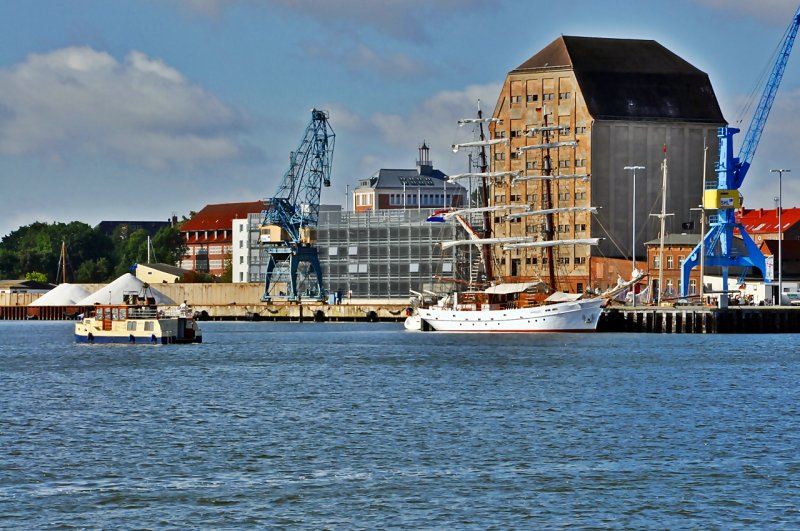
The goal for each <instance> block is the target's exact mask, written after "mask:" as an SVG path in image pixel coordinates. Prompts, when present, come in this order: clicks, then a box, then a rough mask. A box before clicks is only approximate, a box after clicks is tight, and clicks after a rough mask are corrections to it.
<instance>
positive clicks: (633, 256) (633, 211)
mask: <svg viewBox="0 0 800 531" xmlns="http://www.w3.org/2000/svg"><path fill="white" fill-rule="evenodd" d="M623 169H624V170H633V207H632V209H631V218H632V221H633V223H632V225H633V228H632V230H631V262H632V266H633V269H631V275H634V274H636V170H643V169H645V167H644V166H625V167H624V168H623ZM633 306H636V293H634V295H633Z"/></svg>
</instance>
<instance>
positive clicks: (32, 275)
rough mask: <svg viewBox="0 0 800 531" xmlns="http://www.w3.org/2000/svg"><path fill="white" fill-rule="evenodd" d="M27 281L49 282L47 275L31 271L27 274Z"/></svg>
mask: <svg viewBox="0 0 800 531" xmlns="http://www.w3.org/2000/svg"><path fill="white" fill-rule="evenodd" d="M25 280H33V281H35V282H45V283H46V282H47V275H45V274H44V273H39V272H38V271H31V272H29V273H25Z"/></svg>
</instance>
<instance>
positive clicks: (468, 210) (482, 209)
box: [443, 205, 530, 220]
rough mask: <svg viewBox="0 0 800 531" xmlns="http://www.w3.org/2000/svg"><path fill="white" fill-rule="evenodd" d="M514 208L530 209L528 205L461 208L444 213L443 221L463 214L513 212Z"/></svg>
mask: <svg viewBox="0 0 800 531" xmlns="http://www.w3.org/2000/svg"><path fill="white" fill-rule="evenodd" d="M515 208H517V209H523V210H529V209H530V207H529V206H528V205H498V206H490V207H475V208H461V209H459V210H452V211H450V212H446V213H445V214H444V216H443V217H444V219H446V220H448V219H451V218H453V217H455V216H463V215H464V214H473V213H479V212H498V211H501V210H513V209H515Z"/></svg>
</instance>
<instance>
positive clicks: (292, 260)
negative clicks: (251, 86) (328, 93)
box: [261, 109, 336, 301]
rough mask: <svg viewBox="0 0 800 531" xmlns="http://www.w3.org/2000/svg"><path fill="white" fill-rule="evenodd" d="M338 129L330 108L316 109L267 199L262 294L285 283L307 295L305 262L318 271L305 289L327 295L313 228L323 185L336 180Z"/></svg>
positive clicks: (285, 290) (293, 293) (288, 292)
mask: <svg viewBox="0 0 800 531" xmlns="http://www.w3.org/2000/svg"><path fill="white" fill-rule="evenodd" d="M335 139H336V135H335V133H334V132H333V129H332V128H331V126H330V124H329V123H328V114H327V113H326V112H325V111H320V110H317V109H313V110H312V111H311V121H310V122H309V124H308V126H307V127H306V130H305V134H304V135H303V138H302V140H301V141H300V145H299V146H298V147H297V149H296V150H294V151H292V153H291V155H290V157H289V169H288V170H287V171H286V173H285V174H284V176H283V179H282V180H281V183H280V185H279V186H278V189H277V191H276V192H275V195H274V196H273V197H272V198H271V199H269V200H268V206H267V210H266V211H265V212H264V220H263V222H262V226H261V243H262V245H263V247H264V250H265V253H266V254H267V272H266V277H265V286H264V295H263V297H262V300H264V301H269V300H271V298H272V296H273V295H271V294H270V290H271V289H273V290H274V288H275V287H276V285H277V284H280V292H281V293H282V294H283V295H284V296H286V297H287V299H288V300H299V299H300V296H301V295H302V290H301V289H300V282H298V278H297V275H298V271H299V270H300V269H302V266H303V265H304V264H305V266H307V268H308V270H309V272H310V273H311V274H313V275H314V279H315V282H314V284H315V285H313V286H311V287H310V288H309V289H307V290H306V295H312V296H313V297H316V298H322V297H323V289H322V271H321V267H320V263H319V257H318V254H317V248H316V247H315V246H314V242H313V236H312V232H311V231H312V230H313V228H314V227H316V226H317V223H318V221H319V201H320V195H321V192H322V190H321V188H322V186H323V185H324V186H330V184H331V163H332V160H333V148H334V142H335Z"/></svg>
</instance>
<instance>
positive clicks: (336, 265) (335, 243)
mask: <svg viewBox="0 0 800 531" xmlns="http://www.w3.org/2000/svg"><path fill="white" fill-rule="evenodd" d="M432 212H433V211H432V210H430V209H422V210H405V211H403V210H383V211H375V212H367V213H355V212H321V213H320V220H319V229H318V232H317V248H318V250H319V258H320V263H321V265H322V270H323V276H324V280H323V283H324V285H325V287H326V288H327V289H328V290H330V291H331V292H337V291H341V292H342V293H343V294H344V295H345V296H347V295H350V296H352V297H359V298H390V297H394V298H397V297H407V296H408V295H409V293H410V290H414V291H422V290H423V289H429V290H436V291H441V286H439V285H438V283H436V282H435V281H434V280H433V277H434V276H435V275H442V276H445V277H452V276H453V275H454V274H455V271H454V269H456V268H457V267H458V266H457V265H456V264H455V263H454V258H453V257H454V252H453V251H452V250H449V251H445V252H444V253H443V252H442V251H441V246H440V245H438V243H439V242H441V241H442V240H451V239H453V238H454V237H455V232H456V224H455V223H452V222H451V223H431V222H428V221H425V220H426V218H427V217H428V216H429V215H430V214H431V213H432Z"/></svg>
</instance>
